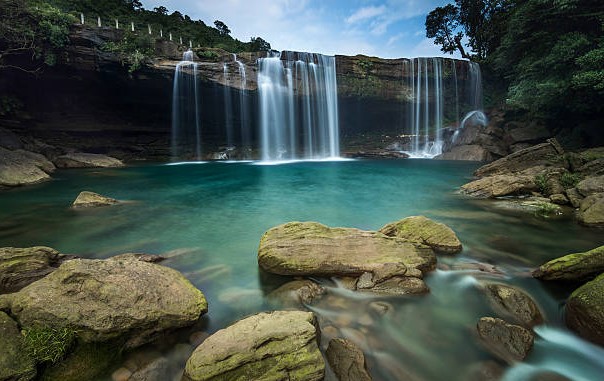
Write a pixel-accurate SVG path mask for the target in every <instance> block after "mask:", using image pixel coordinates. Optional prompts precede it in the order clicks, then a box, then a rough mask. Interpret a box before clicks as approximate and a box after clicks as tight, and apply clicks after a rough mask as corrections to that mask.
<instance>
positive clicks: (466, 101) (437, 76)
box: [403, 57, 486, 158]
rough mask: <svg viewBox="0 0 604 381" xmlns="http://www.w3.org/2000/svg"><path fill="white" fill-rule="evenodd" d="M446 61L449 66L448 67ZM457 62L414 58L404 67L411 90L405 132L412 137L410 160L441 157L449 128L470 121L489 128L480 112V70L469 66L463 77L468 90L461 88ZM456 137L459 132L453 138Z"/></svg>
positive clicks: (476, 65) (408, 86) (471, 64)
mask: <svg viewBox="0 0 604 381" xmlns="http://www.w3.org/2000/svg"><path fill="white" fill-rule="evenodd" d="M447 61H449V62H450V65H446V62H447ZM457 62H459V61H456V60H451V59H446V58H438V57H434V58H415V59H411V60H409V61H408V62H405V63H404V65H403V71H404V72H405V73H406V79H405V81H406V86H407V88H408V89H409V93H408V94H409V95H408V96H407V99H408V103H407V114H408V119H407V120H408V122H407V123H408V126H407V127H406V128H405V130H406V131H409V134H410V135H411V140H410V150H409V152H408V153H409V154H410V155H411V157H419V158H432V157H434V156H437V155H439V154H441V153H442V150H443V146H444V143H445V142H444V137H443V129H444V128H445V127H446V125H455V126H457V127H459V128H462V127H463V126H464V124H465V123H466V122H468V120H472V121H475V122H476V123H479V124H481V125H486V116H485V115H484V113H482V111H481V109H482V78H481V73H480V66H479V65H478V64H477V63H475V62H468V64H467V65H465V67H466V68H467V69H466V70H467V72H466V73H461V74H462V77H463V79H464V80H465V83H466V86H460V84H459V82H460V77H459V74H460V73H458V68H457V64H456V63H457ZM464 74H465V75H464ZM462 113H465V117H463V118H462ZM460 120H461V122H460ZM457 135H458V133H457V131H456V133H455V134H454V135H453V137H454V138H456V137H457Z"/></svg>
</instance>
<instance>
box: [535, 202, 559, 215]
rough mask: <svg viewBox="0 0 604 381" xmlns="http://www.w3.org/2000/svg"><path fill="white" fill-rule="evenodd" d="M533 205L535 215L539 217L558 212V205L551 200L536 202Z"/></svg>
mask: <svg viewBox="0 0 604 381" xmlns="http://www.w3.org/2000/svg"><path fill="white" fill-rule="evenodd" d="M535 207H536V208H537V209H536V210H535V215H536V216H539V217H545V218H547V217H550V216H552V215H555V214H560V213H561V212H560V207H559V206H558V205H556V204H552V203H551V202H538V203H537V204H536V205H535Z"/></svg>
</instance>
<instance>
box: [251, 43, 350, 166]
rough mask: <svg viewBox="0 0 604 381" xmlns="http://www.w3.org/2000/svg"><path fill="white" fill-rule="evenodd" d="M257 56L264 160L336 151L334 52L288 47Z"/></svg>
mask: <svg viewBox="0 0 604 381" xmlns="http://www.w3.org/2000/svg"><path fill="white" fill-rule="evenodd" d="M283 58H285V59H282V57H281V55H274V56H270V57H267V58H261V59H259V60H258V66H259V70H258V90H259V91H258V92H259V112H260V136H261V150H262V160H263V161H275V160H298V159H326V158H337V157H339V154H340V147H339V132H338V104H337V83H336V66H335V57H330V56H324V55H321V54H314V53H294V52H286V53H285V57H283Z"/></svg>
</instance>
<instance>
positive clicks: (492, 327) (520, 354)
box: [476, 317, 535, 364]
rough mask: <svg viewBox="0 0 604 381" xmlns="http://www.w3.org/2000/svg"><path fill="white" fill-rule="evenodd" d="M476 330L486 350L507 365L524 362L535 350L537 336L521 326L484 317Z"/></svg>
mask: <svg viewBox="0 0 604 381" xmlns="http://www.w3.org/2000/svg"><path fill="white" fill-rule="evenodd" d="M476 329H477V330H478V336H479V337H480V340H481V342H482V344H483V345H484V346H485V348H486V349H487V350H488V351H489V352H491V353H492V354H493V355H495V356H496V357H498V358H499V359H501V360H503V361H506V362H507V363H510V364H513V363H514V362H516V361H522V360H524V359H525V358H526V356H527V355H528V353H529V352H530V350H531V349H532V348H533V342H534V339H535V335H534V334H533V333H532V332H531V331H529V330H528V329H526V328H524V327H521V326H519V325H513V324H509V323H507V322H506V321H504V320H501V319H497V318H492V317H483V318H480V320H479V321H478V324H477V326H476Z"/></svg>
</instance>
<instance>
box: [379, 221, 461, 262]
mask: <svg viewBox="0 0 604 381" xmlns="http://www.w3.org/2000/svg"><path fill="white" fill-rule="evenodd" d="M379 232H380V233H383V234H385V235H387V236H388V237H396V238H402V239H404V240H405V241H408V242H414V243H419V244H423V245H426V246H429V247H431V248H432V249H433V250H434V251H436V252H437V253H442V254H456V253H459V252H460V251H461V249H462V246H461V242H460V241H459V238H457V235H456V234H455V232H454V231H453V229H451V228H450V227H448V226H447V225H445V224H442V223H440V222H436V221H432V220H431V219H429V218H427V217H424V216H411V217H407V218H403V219H402V220H400V221H397V222H392V223H389V224H387V225H385V226H384V227H382V228H381V229H380V230H379Z"/></svg>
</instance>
